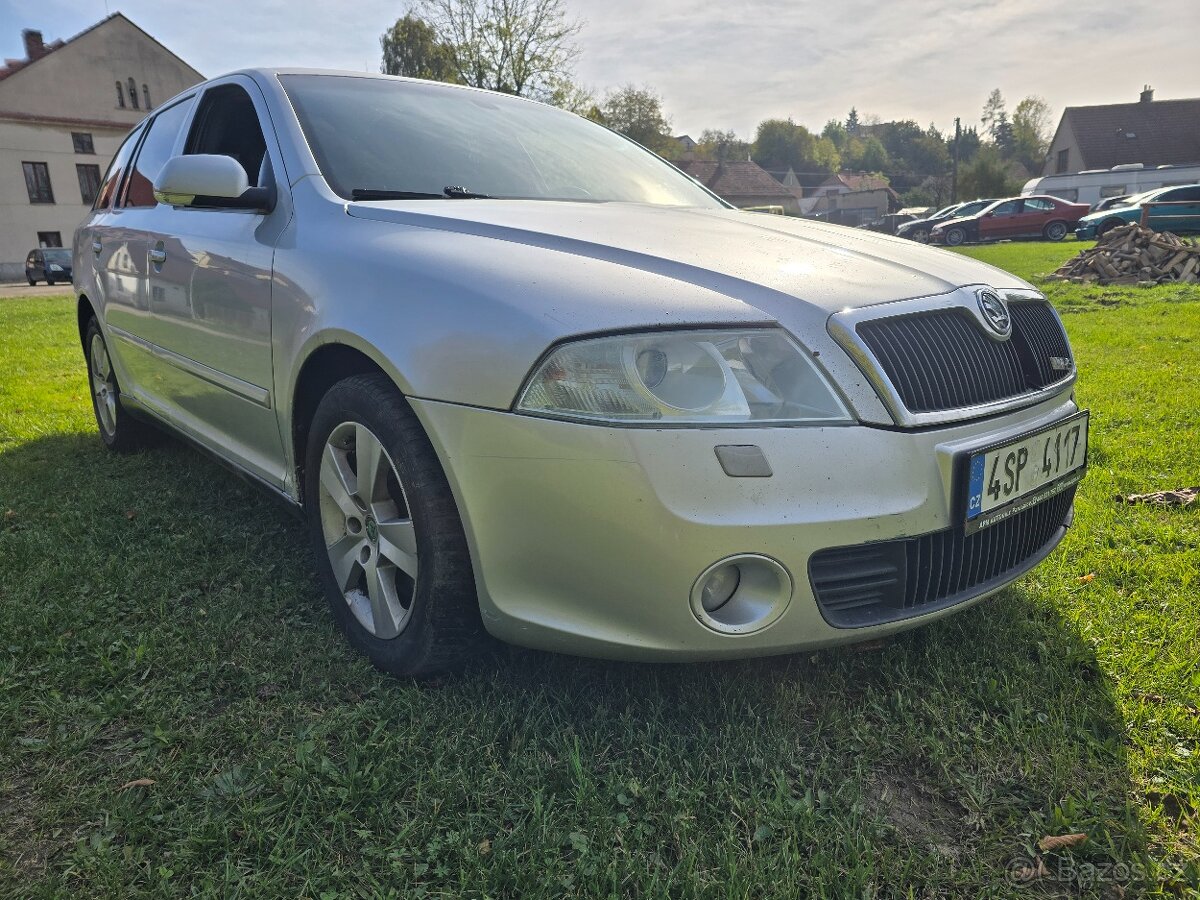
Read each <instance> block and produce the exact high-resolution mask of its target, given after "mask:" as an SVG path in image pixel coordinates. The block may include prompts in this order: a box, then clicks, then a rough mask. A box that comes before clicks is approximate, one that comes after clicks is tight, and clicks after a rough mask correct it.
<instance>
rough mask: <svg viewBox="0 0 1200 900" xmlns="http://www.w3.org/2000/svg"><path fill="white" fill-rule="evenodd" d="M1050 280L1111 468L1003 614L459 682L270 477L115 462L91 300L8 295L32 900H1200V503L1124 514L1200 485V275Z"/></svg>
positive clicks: (13, 741) (3, 891)
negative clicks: (807, 646) (416, 680)
mask: <svg viewBox="0 0 1200 900" xmlns="http://www.w3.org/2000/svg"><path fill="white" fill-rule="evenodd" d="M1076 249H1078V247H1077V245H1076V244H1075V243H1074V242H1071V241H1068V242H1066V243H1064V244H1059V245H1041V244H1011V245H999V246H993V247H985V248H975V249H969V250H966V251H964V252H967V253H969V254H971V255H973V256H976V257H978V258H980V259H984V260H987V261H989V262H994V263H996V264H998V265H1000V266H1003V267H1005V268H1009V269H1011V270H1013V271H1015V272H1018V273H1019V274H1022V275H1023V276H1026V277H1033V276H1034V275H1035V274H1036V273H1039V272H1046V271H1049V270H1051V269H1053V268H1054V267H1055V266H1056V265H1057V264H1058V263H1060V262H1062V261H1063V260H1064V259H1065V258H1066V257H1067V256H1068V255H1069V254H1070V253H1072V252H1074V251H1075V250H1076ZM1046 290H1047V292H1048V294H1049V296H1050V297H1051V298H1052V299H1053V300H1054V302H1055V303H1056V304H1057V305H1058V306H1059V308H1060V309H1061V310H1062V311H1063V312H1064V314H1065V315H1064V318H1065V321H1066V323H1067V327H1068V329H1069V331H1070V333H1071V337H1072V339H1073V341H1074V345H1075V350H1076V353H1077V355H1078V357H1079V365H1080V370H1081V376H1080V383H1079V392H1078V393H1079V399H1080V401H1081V403H1082V404H1083V405H1085V406H1088V407H1090V408H1091V409H1092V416H1093V418H1092V428H1093V438H1092V452H1091V460H1092V470H1091V472H1090V474H1089V475H1088V477H1087V479H1086V480H1085V482H1084V484H1083V486H1082V488H1081V491H1080V495H1079V501H1078V505H1077V510H1078V515H1077V519H1076V524H1075V527H1074V528H1073V529H1072V530H1071V532H1070V533H1069V535H1068V537H1067V539H1066V541H1065V542H1064V544H1063V545H1062V548H1061V549H1059V550H1058V551H1057V552H1056V553H1054V554H1053V556H1052V557H1051V558H1050V559H1049V560H1048V561H1047V562H1046V563H1045V564H1044V565H1042V566H1041V567H1040V568H1038V569H1037V570H1036V571H1034V572H1033V573H1032V574H1031V575H1029V576H1028V577H1026V578H1025V579H1024V580H1023V581H1022V582H1020V584H1019V585H1018V586H1016V587H1014V588H1013V589H1011V590H1009V591H1007V592H1006V593H1005V594H1004V595H1002V596H1001V597H999V598H996V599H994V600H992V601H989V602H987V603H985V604H983V605H981V606H979V607H976V608H975V609H973V610H970V611H968V612H965V613H963V614H962V615H959V616H955V617H952V618H950V619H948V620H945V621H944V622H942V623H939V624H936V625H934V626H932V627H928V628H926V629H923V630H920V631H916V632H911V633H908V634H905V635H903V636H901V637H900V638H898V639H896V640H895V641H893V642H892V643H890V644H888V645H886V646H884V647H883V648H882V649H870V650H862V649H854V648H846V649H840V650H835V651H826V652H822V653H819V654H805V655H802V656H797V657H786V658H776V659H768V660H756V661H748V662H740V663H729V664H720V665H715V664H703V665H678V666H649V665H630V664H618V663H611V662H596V661H590V660H581V659H573V658H567V657H559V656H552V655H548V654H541V653H534V652H528V651H518V650H508V649H503V650H500V651H499V652H498V653H497V654H496V657H495V658H493V659H486V660H481V661H479V663H478V664H477V665H476V666H475V667H473V668H472V669H471V670H469V671H467V672H466V673H464V674H463V675H461V676H458V677H455V678H450V679H445V680H443V681H442V682H441V683H440V684H434V685H415V684H412V683H408V682H402V681H398V680H394V679H391V678H388V677H385V676H382V675H380V674H378V673H376V672H375V671H374V670H372V669H371V668H369V667H368V666H367V665H366V664H365V663H364V662H363V661H362V660H361V659H359V658H357V657H356V656H354V655H353V654H352V653H351V652H350V651H349V650H348V649H347V648H346V647H345V645H344V644H343V642H342V640H341V638H340V637H339V636H338V635H337V634H336V633H335V632H334V629H333V627H332V624H331V621H330V618H329V616H328V614H327V612H326V610H325V608H324V600H323V599H322V598H321V596H320V594H319V592H318V587H317V582H316V578H315V573H314V569H313V564H312V561H311V559H310V557H309V554H308V551H307V548H306V545H305V542H304V539H303V534H302V530H301V527H300V525H299V523H298V522H297V521H295V520H293V519H292V518H290V517H289V516H288V515H287V514H286V513H285V512H283V511H281V510H279V509H278V508H277V507H275V506H273V505H272V504H271V503H270V501H268V500H267V499H265V498H264V497H263V496H262V495H260V494H259V493H257V492H256V491H255V490H253V489H252V488H249V487H247V486H245V485H243V484H242V483H241V482H239V481H238V480H236V479H235V478H233V477H232V476H230V475H228V474H226V472H225V470H223V469H221V468H219V467H218V466H216V465H215V464H213V463H211V462H209V461H208V460H206V459H205V458H203V457H201V456H199V455H198V454H196V453H195V452H193V451H191V450H189V449H186V448H184V447H182V446H180V445H177V444H174V443H171V442H167V443H165V444H164V446H162V447H161V448H160V449H156V450H153V451H150V452H146V453H144V454H141V455H137V456H132V457H117V456H114V455H111V454H108V453H106V452H105V451H104V450H103V449H102V447H101V445H100V441H99V439H98V438H97V437H96V434H95V426H94V424H93V422H92V414H91V410H90V407H89V404H88V397H87V385H86V381H85V376H84V370H83V365H82V360H81V353H80V350H79V347H78V341H77V339H76V336H75V324H74V308H73V306H72V303H71V301H70V299H69V298H66V297H62V298H31V299H20V300H0V360H3V368H2V370H0V651H2V652H0V895H5V896H22V897H26V896H29V897H39V896H67V895H89V896H91V895H95V896H113V897H116V896H120V897H128V896H135V895H141V894H146V895H149V894H153V895H159V894H174V893H180V894H186V893H200V894H219V895H226V896H235V895H236V896H255V897H259V896H286V897H301V896H303V897H342V896H354V897H374V896H395V897H406V898H407V897H419V896H430V897H447V898H451V897H454V898H457V897H480V898H482V897H492V898H499V897H510V898H518V897H521V898H524V897H559V896H587V897H628V896H636V897H658V896H672V897H712V898H733V897H736V898H742V897H745V898H751V897H756V898H757V897H762V898H779V897H930V896H941V897H978V896H986V897H1030V896H1085V897H1106V898H1107V897H1118V896H1171V897H1176V896H1197V895H1198V894H1200V864H1198V863H1197V858H1198V857H1200V834H1198V823H1200V658H1198V656H1200V655H1198V652H1197V651H1198V647H1200V549H1197V548H1198V546H1200V509H1196V508H1188V509H1178V508H1175V509H1157V508H1150V507H1145V506H1124V505H1120V504H1117V503H1116V502H1114V499H1113V498H1114V495H1116V494H1118V493H1129V492H1144V491H1151V490H1159V489H1164V488H1174V487H1180V486H1187V485H1195V484H1197V483H1200V440H1197V421H1198V419H1200V412H1198V410H1200V366H1198V358H1200V352H1198V350H1197V348H1198V347H1200V288H1197V287H1191V288H1186V289H1184V288H1171V287H1158V288H1153V289H1140V288H1114V289H1106V288H1097V287H1092V286H1079V285H1058V284H1052V285H1048V286H1047V287H1046ZM1092 575H1094V578H1089V579H1085V578H1083V576H1092ZM141 779H149V780H152V782H153V783H149V782H147V781H139V780H141ZM130 783H133V784H132V786H128V785H130ZM1069 832H1084V833H1086V834H1087V836H1088V839H1087V841H1086V843H1084V844H1083V845H1082V846H1078V847H1076V848H1074V849H1073V850H1064V851H1061V852H1056V853H1048V854H1045V855H1044V859H1043V862H1044V864H1045V866H1046V868H1047V870H1048V872H1049V874H1048V875H1046V876H1043V877H1042V878H1041V879H1040V880H1038V881H1036V882H1034V883H1032V884H1029V885H1025V886H1017V885H1015V884H1014V883H1013V881H1012V880H1011V879H1010V878H1009V877H1008V876H1007V873H1008V872H1009V871H1010V869H1012V868H1020V867H1022V866H1030V865H1033V863H1030V862H1028V861H1027V860H1030V859H1031V858H1033V855H1034V849H1035V846H1034V845H1035V844H1036V842H1037V841H1038V840H1039V839H1040V838H1042V837H1043V836H1044V835H1048V834H1053V835H1058V834H1065V833H1069ZM1022 860H1026V862H1022ZM1119 888H1123V889H1124V891H1123V892H1122V891H1121V890H1119Z"/></svg>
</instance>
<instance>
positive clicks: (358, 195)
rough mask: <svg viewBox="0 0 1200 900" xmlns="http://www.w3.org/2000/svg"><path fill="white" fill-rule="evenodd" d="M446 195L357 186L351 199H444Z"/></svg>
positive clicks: (351, 194)
mask: <svg viewBox="0 0 1200 900" xmlns="http://www.w3.org/2000/svg"><path fill="white" fill-rule="evenodd" d="M444 197H445V195H444V194H429V193H424V192H422V191H381V190H377V189H375V188H355V189H354V190H352V191H351V192H350V199H351V200H442V199H444Z"/></svg>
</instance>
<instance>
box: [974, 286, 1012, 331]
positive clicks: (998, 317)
mask: <svg viewBox="0 0 1200 900" xmlns="http://www.w3.org/2000/svg"><path fill="white" fill-rule="evenodd" d="M975 299H976V301H977V302H978V303H979V312H980V313H982V314H983V321H985V322H987V323H988V327H989V328H991V329H992V331H994V332H996V334H998V335H1000V336H1001V337H1008V336H1009V334H1010V333H1011V332H1012V317H1011V316H1009V314H1008V306H1007V305H1006V304H1005V303H1004V300H1003V299H1001V297H1000V295H999V294H998V293H996V292H995V291H994V290H992V289H991V288H980V289H979V290H977V291H976V292H975Z"/></svg>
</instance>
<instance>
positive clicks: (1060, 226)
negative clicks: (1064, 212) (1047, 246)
mask: <svg viewBox="0 0 1200 900" xmlns="http://www.w3.org/2000/svg"><path fill="white" fill-rule="evenodd" d="M1042 236H1043V237H1044V238H1045V239H1046V240H1048V241H1061V240H1062V239H1063V238H1065V237H1066V236H1067V223H1066V222H1051V223H1050V224H1049V225H1047V226H1046V227H1045V228H1043V229H1042Z"/></svg>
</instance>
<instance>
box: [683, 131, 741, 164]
mask: <svg viewBox="0 0 1200 900" xmlns="http://www.w3.org/2000/svg"><path fill="white" fill-rule="evenodd" d="M696 156H697V157H698V158H700V159H719V160H722V161H724V160H747V159H749V158H750V145H749V144H748V143H746V142H745V141H743V140H742V139H741V138H740V137H738V136H737V135H736V134H735V133H734V132H732V131H720V130H718V129H715V128H706V129H704V131H702V132H701V133H700V140H699V141H698V142H697V144H696Z"/></svg>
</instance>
